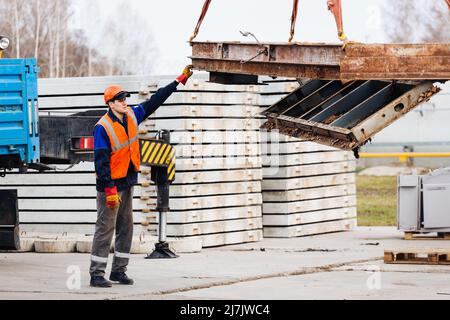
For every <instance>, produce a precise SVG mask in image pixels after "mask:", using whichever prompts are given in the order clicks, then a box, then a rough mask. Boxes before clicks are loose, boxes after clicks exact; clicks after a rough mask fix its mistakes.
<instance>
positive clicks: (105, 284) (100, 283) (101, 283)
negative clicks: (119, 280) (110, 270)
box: [91, 276, 112, 288]
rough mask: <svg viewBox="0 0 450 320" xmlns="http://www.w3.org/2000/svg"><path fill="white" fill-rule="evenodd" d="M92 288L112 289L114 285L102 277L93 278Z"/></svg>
mask: <svg viewBox="0 0 450 320" xmlns="http://www.w3.org/2000/svg"><path fill="white" fill-rule="evenodd" d="M91 287H100V288H110V287H112V283H111V281H108V280H106V279H105V278H104V277H102V276H92V277H91Z"/></svg>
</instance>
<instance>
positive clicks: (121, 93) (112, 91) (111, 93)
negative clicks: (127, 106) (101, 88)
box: [103, 85, 130, 105]
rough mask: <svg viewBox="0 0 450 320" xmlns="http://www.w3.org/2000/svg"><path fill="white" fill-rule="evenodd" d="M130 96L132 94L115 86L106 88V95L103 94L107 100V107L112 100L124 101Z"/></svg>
mask: <svg viewBox="0 0 450 320" xmlns="http://www.w3.org/2000/svg"><path fill="white" fill-rule="evenodd" d="M129 96H130V93H129V92H128V91H125V90H123V88H122V87H121V86H116V85H113V86H109V87H108V88H106V90H105V93H104V94H103V99H104V100H105V104H106V105H107V104H108V102H110V101H111V100H116V99H122V98H125V97H129Z"/></svg>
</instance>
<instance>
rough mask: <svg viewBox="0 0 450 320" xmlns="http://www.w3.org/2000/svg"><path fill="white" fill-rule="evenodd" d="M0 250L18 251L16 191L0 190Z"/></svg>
mask: <svg viewBox="0 0 450 320" xmlns="http://www.w3.org/2000/svg"><path fill="white" fill-rule="evenodd" d="M0 249H2V250H19V249H20V240H19V210H18V204H17V190H0Z"/></svg>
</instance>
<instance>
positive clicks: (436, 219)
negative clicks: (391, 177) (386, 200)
mask: <svg viewBox="0 0 450 320" xmlns="http://www.w3.org/2000/svg"><path fill="white" fill-rule="evenodd" d="M397 190H398V197H397V201H398V203H397V219H398V228H399V229H400V230H402V231H410V232H411V231H412V232H450V167H448V168H442V169H438V170H435V171H433V172H431V173H429V174H427V175H409V176H399V177H398V178H397Z"/></svg>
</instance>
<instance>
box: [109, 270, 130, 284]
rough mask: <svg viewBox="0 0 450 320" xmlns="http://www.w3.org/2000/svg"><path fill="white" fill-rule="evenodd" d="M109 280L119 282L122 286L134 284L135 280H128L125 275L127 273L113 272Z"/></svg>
mask: <svg viewBox="0 0 450 320" xmlns="http://www.w3.org/2000/svg"><path fill="white" fill-rule="evenodd" d="M109 280H111V281H117V282H119V283H120V284H129V285H132V284H134V281H133V279H130V278H128V276H127V275H126V274H125V272H111V275H110V276H109Z"/></svg>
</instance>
